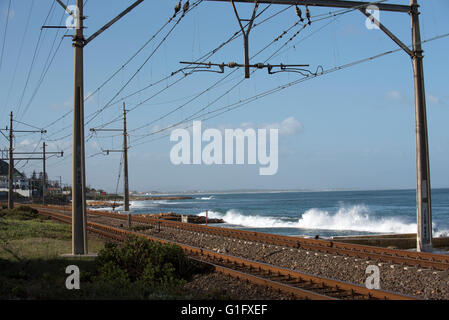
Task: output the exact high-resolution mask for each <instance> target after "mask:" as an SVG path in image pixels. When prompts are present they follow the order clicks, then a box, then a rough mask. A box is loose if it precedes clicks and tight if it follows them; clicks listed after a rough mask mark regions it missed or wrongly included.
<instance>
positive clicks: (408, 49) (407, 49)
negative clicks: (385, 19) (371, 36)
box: [360, 8, 415, 58]
mask: <svg viewBox="0 0 449 320" xmlns="http://www.w3.org/2000/svg"><path fill="white" fill-rule="evenodd" d="M366 10H367V8H360V12H362V13H363V14H364V15H365V16H367V17H368V19H370V20H371V22H372V23H374V24H375V25H376V26H378V27H379V29H380V30H382V31H383V32H384V33H385V34H386V35H387V36H388V37H390V38H391V40H393V41H394V42H395V43H396V44H397V45H398V46H399V47H401V48H402V50H404V51H405V53H407V54H408V55H409V56H410V58H413V57H414V55H415V53H414V52H413V51H412V50H410V48H409V47H407V46H406V45H405V44H404V42H402V41H401V40H399V39H398V38H397V37H396V36H395V35H394V34H393V33H392V32H391V31H390V30H388V29H387V27H385V26H384V25H383V24H382V23H381V22H380V21H379V20H377V19H376V18H375V17H374V16H373V15H372V14H370V13H369V12H367V11H366Z"/></svg>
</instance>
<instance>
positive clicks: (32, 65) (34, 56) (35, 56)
mask: <svg viewBox="0 0 449 320" xmlns="http://www.w3.org/2000/svg"><path fill="white" fill-rule="evenodd" d="M54 5H55V2H54V1H52V2H51V6H50V10H49V11H48V14H47V16H46V18H45V21H44V25H45V24H46V22H47V20H48V18H49V16H50V14H51V12H52V11H53V9H54ZM42 32H43V29H41V30H40V32H39V36H38V38H37V42H36V47H35V49H34V53H33V58H32V60H31V65H30V68H29V70H28V74H27V76H26V81H25V86H24V88H23V91H22V94H21V96H20V99H19V103H18V108H17V113H19V112H20V109H21V107H22V102H23V98H24V96H25V92H26V89H27V88H28V83H29V81H30V77H31V72H32V71H33V67H34V64H35V62H36V58H37V55H38V51H39V48H40V44H41V37H42Z"/></svg>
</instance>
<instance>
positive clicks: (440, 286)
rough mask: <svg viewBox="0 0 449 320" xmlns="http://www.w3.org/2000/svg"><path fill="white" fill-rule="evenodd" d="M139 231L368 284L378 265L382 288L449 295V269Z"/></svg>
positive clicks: (95, 218) (178, 232) (168, 231)
mask: <svg viewBox="0 0 449 320" xmlns="http://www.w3.org/2000/svg"><path fill="white" fill-rule="evenodd" d="M89 220H90V221H93V222H98V223H105V224H109V225H114V226H117V227H120V226H121V225H122V226H126V223H124V222H123V221H120V220H116V219H111V218H108V217H102V216H95V215H89ZM136 225H141V224H140V223H134V222H133V226H136ZM139 232H143V233H145V234H148V235H152V236H155V237H159V238H163V239H166V240H172V241H176V242H179V243H184V244H188V245H192V246H196V247H201V248H204V249H209V250H213V251H215V252H218V253H223V254H229V255H233V256H239V257H243V258H246V259H249V260H255V261H259V262H264V263H268V264H273V265H277V266H281V267H285V268H288V269H293V270H297V271H300V272H305V273H309V274H313V275H317V276H322V277H326V278H332V279H337V280H341V281H346V282H351V283H356V284H359V285H362V286H364V285H365V281H366V279H367V278H368V277H369V276H370V274H369V273H366V269H367V267H368V266H370V265H376V266H377V267H378V268H379V271H380V288H381V289H382V290H387V291H393V292H398V293H402V294H407V295H412V296H416V297H419V298H424V299H444V300H448V299H449V271H435V270H432V269H423V268H416V267H409V266H402V265H397V264H391V263H384V262H380V261H369V260H366V259H360V258H354V257H343V256H339V255H333V254H325V253H318V252H314V251H307V250H304V249H292V248H287V247H280V246H273V245H267V244H262V243H258V242H253V241H244V240H238V239H233V238H228V237H223V236H216V235H209V234H206V233H200V232H192V231H187V230H181V229H174V228H168V227H161V231H160V232H158V231H157V230H156V228H151V229H148V230H145V231H139Z"/></svg>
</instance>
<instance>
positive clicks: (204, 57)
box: [46, 5, 285, 138]
mask: <svg viewBox="0 0 449 320" xmlns="http://www.w3.org/2000/svg"><path fill="white" fill-rule="evenodd" d="M268 7H269V5H268V6H267V7H265V8H264V9H263V10H262V11H261V12H260V13H259V14H258V15H257V16H256V17H258V16H259V15H261V14H262V13H263V12H264V11H265V10H266V9H268ZM191 9H192V7H191ZM191 9H189V10H191ZM284 11H285V8H284V9H282V10H280V11H279V12H277V13H275V14H273V15H272V16H270V17H268V18H266V19H264V20H263V21H262V22H260V23H258V24H259V25H260V24H262V23H263V22H266V21H268V20H269V19H271V18H273V17H275V16H277V15H278V14H279V13H281V12H284ZM255 26H256V24H255ZM240 33H241V30H240V29H239V30H238V31H236V32H235V33H234V34H233V35H232V36H231V37H230V38H229V39H228V40H226V41H224V42H223V43H221V44H220V45H219V46H218V47H216V48H215V49H213V50H211V51H209V52H208V53H206V54H204V55H203V56H202V57H200V58H198V59H197V60H196V61H201V60H203V61H204V60H205V59H209V58H210V57H211V56H212V55H214V54H215V53H216V52H218V51H219V50H220V49H221V48H223V47H224V46H225V45H226V44H228V43H230V42H231V41H233V40H235V39H237V38H238V36H239V34H240ZM184 69H185V68H180V69H177V70H176V71H173V72H171V74H169V75H168V76H166V77H164V78H162V79H160V80H158V81H156V82H154V83H152V84H150V85H148V86H146V87H144V88H142V89H139V90H137V91H135V92H133V93H131V94H129V95H127V96H126V97H123V98H120V99H119V100H116V101H113V102H111V104H110V106H112V105H115V104H116V103H119V102H122V101H123V100H125V99H127V98H129V97H131V96H134V95H136V94H138V93H141V92H142V91H144V90H146V89H148V88H150V87H152V86H154V85H156V84H158V83H161V82H163V81H165V80H167V79H169V78H171V77H173V76H174V75H176V74H178V73H179V72H182V70H184ZM120 70H121V69H119V70H118V71H120ZM89 97H90V96H89ZM86 100H87V98H86ZM134 109H135V108H134ZM134 109H133V110H134ZM71 112H72V111H71V110H70V111H68V112H67V113H65V114H64V115H63V116H61V117H60V118H58V119H56V120H54V121H53V122H52V123H50V124H49V125H47V126H46V127H49V126H52V125H54V124H55V123H57V122H58V121H60V120H62V119H63V118H65V117H67V116H68V115H69V114H70V113H71ZM115 121H120V117H117V118H115V119H114V120H112V121H110V122H109V123H108V124H111V123H113V122H115ZM101 127H104V126H103V125H102V126H101ZM68 128H70V126H66V127H64V128H62V129H60V130H58V131H57V132H55V133H53V134H51V135H50V136H53V135H55V134H56V133H59V132H62V131H64V130H66V129H68ZM68 136H69V135H66V136H64V137H63V138H66V137H68Z"/></svg>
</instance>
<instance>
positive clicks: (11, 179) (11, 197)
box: [8, 111, 14, 209]
mask: <svg viewBox="0 0 449 320" xmlns="http://www.w3.org/2000/svg"><path fill="white" fill-rule="evenodd" d="M12 117H13V116H12V111H11V114H10V116H9V167H8V209H14V188H13V186H14V157H13V156H14V155H13V146H14V143H13V139H14V134H13V128H12V119H13V118H12Z"/></svg>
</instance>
